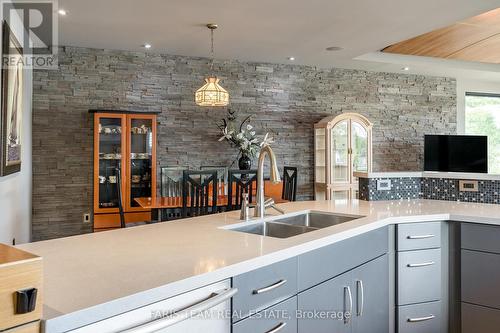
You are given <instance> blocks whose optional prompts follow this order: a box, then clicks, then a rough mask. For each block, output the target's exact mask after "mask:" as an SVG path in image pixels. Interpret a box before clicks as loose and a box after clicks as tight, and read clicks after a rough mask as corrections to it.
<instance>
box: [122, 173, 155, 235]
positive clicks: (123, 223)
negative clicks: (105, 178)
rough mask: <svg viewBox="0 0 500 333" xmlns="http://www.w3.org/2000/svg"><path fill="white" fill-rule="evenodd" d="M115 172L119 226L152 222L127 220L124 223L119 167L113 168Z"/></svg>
mask: <svg viewBox="0 0 500 333" xmlns="http://www.w3.org/2000/svg"><path fill="white" fill-rule="evenodd" d="M115 174H116V187H117V188H116V193H117V196H118V212H119V213H120V228H130V227H137V226H140V225H146V224H151V223H153V222H152V221H141V222H129V223H125V213H124V211H123V195H122V186H121V183H122V177H121V170H120V168H116V169H115Z"/></svg>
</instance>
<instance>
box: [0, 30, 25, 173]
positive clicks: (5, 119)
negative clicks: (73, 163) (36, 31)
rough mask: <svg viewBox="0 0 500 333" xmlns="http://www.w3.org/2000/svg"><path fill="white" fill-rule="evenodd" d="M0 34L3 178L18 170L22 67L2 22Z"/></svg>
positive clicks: (18, 47) (14, 43)
mask: <svg viewBox="0 0 500 333" xmlns="http://www.w3.org/2000/svg"><path fill="white" fill-rule="evenodd" d="M2 30H3V31H2V70H1V71H2V92H1V94H2V101H1V103H2V105H1V112H0V143H1V145H0V155H1V156H0V162H1V165H0V176H6V175H9V174H12V173H15V172H19V171H20V170H21V147H22V121H23V119H22V113H23V112H22V111H23V91H24V86H23V84H24V70H23V67H24V66H23V62H22V56H23V49H22V47H21V45H20V44H19V41H18V40H17V39H16V37H15V36H14V34H13V33H12V31H11V30H10V27H9V25H8V24H7V23H6V22H5V21H4V22H3V25H2ZM6 57H8V58H6ZM7 59H8V66H6V65H5V64H6V63H7V61H6V60H7ZM16 60H18V61H16Z"/></svg>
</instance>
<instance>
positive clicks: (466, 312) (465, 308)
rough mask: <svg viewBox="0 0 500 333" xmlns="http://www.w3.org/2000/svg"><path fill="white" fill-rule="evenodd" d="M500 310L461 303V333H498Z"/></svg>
mask: <svg viewBox="0 0 500 333" xmlns="http://www.w3.org/2000/svg"><path fill="white" fill-rule="evenodd" d="M499 328H500V310H496V309H491V308H487V307H484V306H479V305H473V304H467V303H462V333H498V331H499Z"/></svg>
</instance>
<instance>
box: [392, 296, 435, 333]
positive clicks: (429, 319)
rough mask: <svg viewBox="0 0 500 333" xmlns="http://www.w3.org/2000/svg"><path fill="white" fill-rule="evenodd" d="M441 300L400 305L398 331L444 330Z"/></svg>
mask: <svg viewBox="0 0 500 333" xmlns="http://www.w3.org/2000/svg"><path fill="white" fill-rule="evenodd" d="M441 323H442V319H441V302H430V303H420V304H413V305H405V306H400V307H398V332H400V333H440V332H443V328H442V325H441Z"/></svg>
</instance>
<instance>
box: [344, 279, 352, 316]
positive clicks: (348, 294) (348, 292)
mask: <svg viewBox="0 0 500 333" xmlns="http://www.w3.org/2000/svg"><path fill="white" fill-rule="evenodd" d="M346 300H349V310H347V304H346V303H347V302H346ZM347 314H349V315H347ZM351 315H352V293H351V287H349V286H347V287H344V324H346V325H347V324H349V322H350V321H351Z"/></svg>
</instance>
